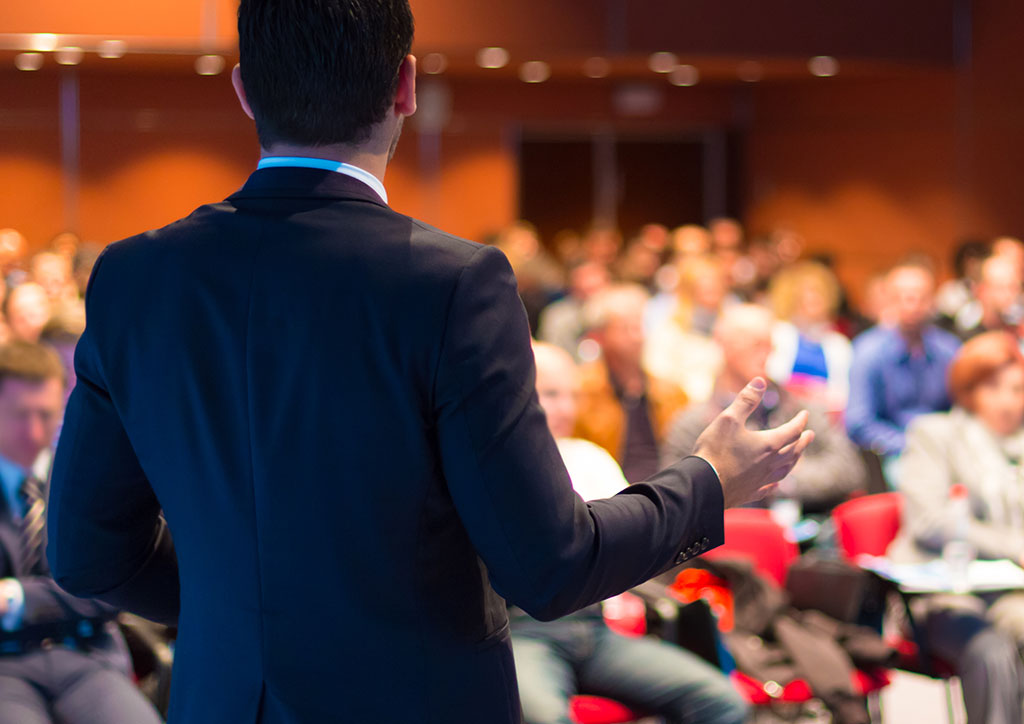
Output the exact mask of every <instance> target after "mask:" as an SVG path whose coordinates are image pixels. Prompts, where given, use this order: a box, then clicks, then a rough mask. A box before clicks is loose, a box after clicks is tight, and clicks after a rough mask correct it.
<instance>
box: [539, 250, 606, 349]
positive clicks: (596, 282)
mask: <svg viewBox="0 0 1024 724" xmlns="http://www.w3.org/2000/svg"><path fill="white" fill-rule="evenodd" d="M610 282H611V276H610V274H609V272H608V268H607V267H605V266H603V265H601V264H597V263H596V262H592V261H579V262H576V263H575V264H573V265H571V266H570V267H569V294H568V295H566V296H565V297H563V298H562V299H560V300H558V301H557V302H552V303H551V304H549V305H548V306H547V307H545V308H544V310H543V311H542V312H541V313H540V321H539V323H538V327H537V335H536V336H537V338H538V339H540V340H542V341H544V342H548V343H550V344H554V345H557V346H558V347H561V348H562V349H564V350H565V351H566V352H568V353H569V354H571V355H572V356H573V357H575V358H576V359H577V360H579V359H580V357H579V344H580V340H581V339H582V338H583V336H584V335H585V334H586V333H587V331H588V330H587V324H586V320H585V319H584V318H583V305H584V304H586V302H587V300H589V299H590V298H591V297H593V296H594V295H595V294H597V293H599V292H600V291H601V290H603V289H605V288H607V286H608V284H609V283H610Z"/></svg>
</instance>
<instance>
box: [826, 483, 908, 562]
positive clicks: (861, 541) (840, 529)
mask: <svg viewBox="0 0 1024 724" xmlns="http://www.w3.org/2000/svg"><path fill="white" fill-rule="evenodd" d="M902 514H903V498H902V497H901V496H900V494H899V493H879V494H878V495H865V496H864V497H862V498H854V499H853V500H848V501H846V502H845V503H841V504H840V505H837V506H836V507H835V510H833V511H832V521H833V522H834V523H835V526H836V538H837V539H838V542H839V550H840V551H842V553H843V555H844V556H845V557H846V558H847V559H850V560H852V559H854V558H856V557H857V556H859V555H861V554H862V553H866V554H868V555H872V556H881V555H885V549H886V548H888V547H889V544H890V543H892V541H893V539H894V538H895V537H896V534H897V533H899V530H900V518H901V516H902Z"/></svg>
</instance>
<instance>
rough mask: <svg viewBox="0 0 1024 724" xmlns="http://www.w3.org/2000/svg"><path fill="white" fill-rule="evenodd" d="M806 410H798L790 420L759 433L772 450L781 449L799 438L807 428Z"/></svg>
mask: <svg viewBox="0 0 1024 724" xmlns="http://www.w3.org/2000/svg"><path fill="white" fill-rule="evenodd" d="M807 419H808V414H807V410H803V411H801V412H798V413H797V414H796V415H795V416H794V417H793V419H792V420H790V421H789V422H786V423H783V424H782V425H779V426H778V427H776V428H772V429H771V430H765V431H764V432H763V433H761V434H762V435H763V437H764V440H765V442H766V443H767V444H768V447H769V448H771V449H772V450H779V451H781V450H783V449H785V448H787V447H789V446H791V445H793V444H795V443H797V442H798V441H799V440H800V436H801V435H802V434H803V433H804V431H805V430H806V428H807Z"/></svg>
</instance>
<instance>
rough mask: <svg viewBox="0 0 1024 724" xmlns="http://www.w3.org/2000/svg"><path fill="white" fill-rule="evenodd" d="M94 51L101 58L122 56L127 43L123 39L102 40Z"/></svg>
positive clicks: (126, 50)
mask: <svg viewBox="0 0 1024 724" xmlns="http://www.w3.org/2000/svg"><path fill="white" fill-rule="evenodd" d="M96 52H97V55H99V56H100V57H101V58H123V57H124V54H125V53H127V52H128V44H127V43H125V42H124V41H123V40H104V41H102V42H101V43H100V44H99V48H98V49H97V51H96Z"/></svg>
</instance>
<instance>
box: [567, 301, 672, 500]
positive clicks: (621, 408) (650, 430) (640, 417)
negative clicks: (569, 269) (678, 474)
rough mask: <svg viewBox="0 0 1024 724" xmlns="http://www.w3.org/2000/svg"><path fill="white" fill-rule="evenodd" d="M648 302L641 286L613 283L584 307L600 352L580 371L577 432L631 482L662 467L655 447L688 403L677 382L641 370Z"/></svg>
mask: <svg viewBox="0 0 1024 724" xmlns="http://www.w3.org/2000/svg"><path fill="white" fill-rule="evenodd" d="M647 300H648V295H647V292H646V291H644V289H643V287H640V286H638V285H635V284H616V285H613V286H611V287H609V288H608V289H605V290H604V291H602V292H600V293H598V294H596V295H595V296H594V297H593V298H592V299H591V300H590V301H589V302H588V303H587V307H586V310H585V313H586V316H587V320H588V327H589V328H590V330H591V332H590V333H591V335H592V336H593V338H594V340H595V341H596V342H597V344H598V345H599V346H600V350H601V356H600V358H599V359H597V360H595V361H593V362H591V363H589V364H587V365H586V366H585V367H583V369H582V370H581V389H580V408H579V418H578V421H577V426H576V433H577V435H578V436H579V437H582V438H584V439H587V440H591V441H592V442H595V443H597V444H598V445H600V446H601V447H603V448H604V449H605V450H607V451H608V452H609V453H611V454H612V456H613V457H614V458H615V459H616V460H617V461H618V463H619V465H620V466H621V467H622V470H623V472H624V473H625V475H626V479H627V480H629V481H630V482H636V481H639V480H646V479H647V478H649V477H650V476H651V475H653V474H654V473H656V472H657V471H658V470H660V469H661V467H660V458H661V456H660V452H659V446H660V445H661V442H662V441H663V440H664V438H665V433H666V432H668V426H669V423H670V422H671V421H672V418H673V417H674V416H675V415H676V413H677V412H679V411H680V410H681V409H682V408H683V407H684V406H685V405H686V401H687V400H686V395H685V394H684V393H683V391H682V390H681V389H679V387H678V386H676V385H674V384H673V383H671V382H666V381H664V380H661V379H659V378H658V377H656V376H652V375H649V374H648V373H647V372H645V371H644V368H643V365H642V361H643V349H644V326H643V320H644V306H645V305H646V304H647Z"/></svg>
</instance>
